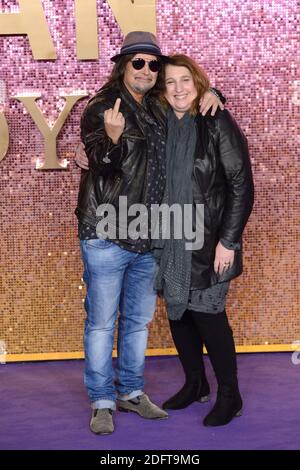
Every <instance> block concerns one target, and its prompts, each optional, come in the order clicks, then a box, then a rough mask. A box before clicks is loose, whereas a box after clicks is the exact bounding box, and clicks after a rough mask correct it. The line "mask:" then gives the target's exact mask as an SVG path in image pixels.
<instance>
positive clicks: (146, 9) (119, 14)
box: [107, 0, 156, 34]
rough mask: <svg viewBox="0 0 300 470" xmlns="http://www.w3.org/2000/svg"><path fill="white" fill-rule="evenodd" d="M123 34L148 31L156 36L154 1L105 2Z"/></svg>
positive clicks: (126, 0)
mask: <svg viewBox="0 0 300 470" xmlns="http://www.w3.org/2000/svg"><path fill="white" fill-rule="evenodd" d="M107 2H108V4H109V5H110V7H111V9H112V11H113V14H114V15H115V17H116V20H117V22H118V23H119V26H120V28H121V30H122V33H123V34H127V33H129V32H130V31H150V32H151V33H153V34H156V15H155V0H134V1H133V0H107Z"/></svg>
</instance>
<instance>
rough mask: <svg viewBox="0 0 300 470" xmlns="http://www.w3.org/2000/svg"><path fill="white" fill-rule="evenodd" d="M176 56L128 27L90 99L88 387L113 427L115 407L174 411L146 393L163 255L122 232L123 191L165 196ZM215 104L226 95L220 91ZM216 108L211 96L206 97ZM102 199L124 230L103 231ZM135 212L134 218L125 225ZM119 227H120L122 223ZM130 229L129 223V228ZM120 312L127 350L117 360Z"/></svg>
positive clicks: (83, 205)
mask: <svg viewBox="0 0 300 470" xmlns="http://www.w3.org/2000/svg"><path fill="white" fill-rule="evenodd" d="M166 59H167V57H166V56H164V55H163V54H162V52H161V50H160V47H159V45H158V43H157V40H156V37H155V36H154V35H153V34H151V33H149V32H144V31H133V32H131V33H129V34H128V35H127V36H126V37H125V40H124V42H123V45H122V47H121V50H120V53H119V54H117V55H115V56H114V57H112V59H111V60H112V61H113V62H115V65H114V68H113V70H112V73H111V76H110V78H109V80H108V82H107V83H106V84H105V85H104V86H103V87H102V88H101V89H100V91H99V92H98V93H97V94H96V95H95V96H94V97H92V99H91V100H90V101H89V102H88V104H87V106H86V108H85V110H84V113H83V115H82V119H81V137H82V141H83V143H84V146H85V151H86V153H87V156H88V171H85V172H83V173H82V176H81V182H80V189H79V196H78V205H77V208H76V211H75V212H76V215H77V217H78V221H79V238H80V248H81V255H82V260H83V264H84V276H83V277H84V281H85V283H86V287H87V293H86V299H85V309H86V313H87V318H86V323H85V332H84V347H85V376H84V379H85V385H86V388H87V391H88V395H89V398H90V400H91V403H92V409H93V412H92V419H91V423H90V428H91V430H92V431H93V432H94V433H96V434H109V433H112V432H113V431H114V423H113V412H114V410H116V408H118V409H119V410H120V411H133V412H136V413H138V414H139V415H140V416H142V417H143V418H148V419H163V418H167V416H168V415H167V413H166V412H165V411H164V410H162V409H161V408H159V407H158V406H157V405H155V404H154V403H152V402H151V401H150V399H149V398H148V396H147V395H146V394H145V393H144V364H145V349H146V346H147V337H148V324H149V322H150V321H151V320H152V318H153V314H154V311H155V304H156V293H155V291H154V289H153V282H154V278H155V275H156V272H157V266H156V261H155V259H154V257H153V255H152V253H151V251H150V238H149V237H142V236H140V237H138V238H136V237H134V238H132V237H130V236H129V235H128V233H127V232H126V233H127V236H124V233H123V232H122V233H123V235H122V236H121V231H122V230H121V229H120V226H121V225H122V224H121V219H122V215H121V213H120V210H119V202H120V199H119V198H120V197H121V196H122V197H126V198H127V201H128V204H130V205H131V206H132V205H134V204H143V205H144V206H145V207H146V208H147V210H149V211H150V206H151V205H152V204H160V203H161V200H162V196H163V192H164V186H165V114H164V111H163V109H162V107H161V106H160V104H159V101H158V99H157V97H158V94H159V92H160V87H161V83H160V79H159V71H160V69H161V67H162V66H163V62H164V61H165V60H166ZM212 96H213V97H214V100H213V104H214V105H215V107H216V106H217V105H218V104H219V103H220V102H219V100H218V98H217V97H216V96H215V95H212ZM205 106H208V107H210V106H211V100H209V101H208V103H206V104H205ZM103 204H106V205H107V206H108V205H110V206H112V207H113V208H114V210H115V214H116V226H117V227H118V230H117V229H116V232H115V235H114V236H111V232H110V236H109V237H108V238H107V235H106V233H105V232H104V231H101V230H100V229H99V226H101V220H103V218H104V211H102V212H99V210H97V209H98V208H99V206H102V207H103ZM131 221H132V217H130V216H128V220H127V225H126V228H127V227H128V226H129V225H130V222H131ZM114 228H116V227H114ZM123 228H124V227H123ZM118 312H119V319H118V343H117V349H118V358H117V363H116V369H115V371H113V367H112V350H113V344H114V332H115V325H116V320H117V316H118Z"/></svg>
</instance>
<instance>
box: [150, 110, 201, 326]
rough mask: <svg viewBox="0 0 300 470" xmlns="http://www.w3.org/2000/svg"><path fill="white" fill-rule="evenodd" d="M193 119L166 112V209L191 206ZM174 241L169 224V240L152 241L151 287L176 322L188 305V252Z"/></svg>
mask: <svg viewBox="0 0 300 470" xmlns="http://www.w3.org/2000/svg"><path fill="white" fill-rule="evenodd" d="M196 138H197V134H196V124H195V119H194V118H193V117H192V116H191V115H190V114H189V113H186V114H185V115H184V116H183V117H182V118H181V119H178V118H177V117H176V115H175V114H174V112H173V110H171V109H170V110H169V111H168V137H167V145H166V158H167V179H166V188H165V194H164V198H163V203H166V204H168V205H169V207H170V206H171V205H172V204H174V203H176V204H180V205H181V208H182V214H183V208H184V204H193V190H192V172H193V165H194V153H195V147H196ZM182 233H183V237H182V238H181V239H175V238H174V227H173V226H172V225H171V230H170V234H171V237H170V239H169V240H162V239H160V240H153V242H152V246H153V248H154V255H155V256H156V257H157V258H158V260H159V264H160V266H159V271H158V274H157V277H156V280H155V288H156V289H157V290H158V291H160V292H161V293H162V294H163V296H164V298H165V301H166V306H167V312H168V316H169V318H170V319H171V320H179V319H180V318H181V317H182V315H183V313H184V311H185V310H186V308H187V305H188V298H189V290H190V281H191V263H192V251H191V250H186V249H185V243H186V240H185V239H184V232H183V230H182Z"/></svg>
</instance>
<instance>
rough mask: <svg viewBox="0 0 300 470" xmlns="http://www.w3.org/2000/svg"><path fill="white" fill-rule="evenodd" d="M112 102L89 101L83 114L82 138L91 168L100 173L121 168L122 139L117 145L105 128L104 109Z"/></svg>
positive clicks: (81, 124)
mask: <svg viewBox="0 0 300 470" xmlns="http://www.w3.org/2000/svg"><path fill="white" fill-rule="evenodd" d="M110 107H111V106H110V103H103V102H99V101H97V100H94V101H93V100H92V101H91V102H89V103H88V104H87V106H86V108H85V110H84V112H83V114H82V117H81V122H80V127H81V140H82V142H83V143H84V146H85V151H86V154H87V157H88V159H89V168H90V170H91V171H93V172H95V173H97V174H99V175H103V176H105V175H108V174H111V173H114V172H115V171H117V170H118V169H119V168H120V159H121V153H122V144H121V142H122V139H120V141H119V143H118V144H117V145H115V144H113V142H112V140H111V139H110V138H109V137H108V135H107V134H106V132H105V128H104V117H103V116H104V111H105V109H109V108H110Z"/></svg>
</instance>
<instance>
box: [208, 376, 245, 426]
mask: <svg viewBox="0 0 300 470" xmlns="http://www.w3.org/2000/svg"><path fill="white" fill-rule="evenodd" d="M242 406H243V402H242V397H241V395H240V392H239V389H238V386H237V385H236V386H230V385H220V386H219V388H218V395H217V400H216V403H215V405H214V407H213V409H212V410H211V412H210V413H208V415H207V416H206V417H205V418H204V421H203V424H204V426H224V425H225V424H228V423H229V422H230V421H231V420H232V418H234V417H235V416H241V415H242Z"/></svg>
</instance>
